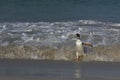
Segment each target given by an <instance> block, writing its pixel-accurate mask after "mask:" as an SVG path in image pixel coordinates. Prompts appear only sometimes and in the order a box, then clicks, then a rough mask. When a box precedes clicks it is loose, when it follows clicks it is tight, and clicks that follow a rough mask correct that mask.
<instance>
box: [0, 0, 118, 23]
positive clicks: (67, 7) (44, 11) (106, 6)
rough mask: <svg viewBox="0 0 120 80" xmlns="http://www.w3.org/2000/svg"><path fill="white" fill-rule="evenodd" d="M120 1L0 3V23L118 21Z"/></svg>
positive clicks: (19, 0) (7, 0)
mask: <svg viewBox="0 0 120 80" xmlns="http://www.w3.org/2000/svg"><path fill="white" fill-rule="evenodd" d="M119 14H120V0H1V1H0V22H41V21H76V20H84V19H85V20H89V19H90V20H100V21H109V22H120V15H119Z"/></svg>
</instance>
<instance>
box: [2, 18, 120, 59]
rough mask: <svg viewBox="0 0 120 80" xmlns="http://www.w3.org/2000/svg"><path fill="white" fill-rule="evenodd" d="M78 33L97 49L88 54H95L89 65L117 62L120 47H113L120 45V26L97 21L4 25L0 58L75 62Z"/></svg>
mask: <svg viewBox="0 0 120 80" xmlns="http://www.w3.org/2000/svg"><path fill="white" fill-rule="evenodd" d="M76 33H80V34H81V39H82V41H83V42H90V43H92V44H93V45H94V48H92V49H91V50H92V51H91V50H90V51H91V52H88V53H94V54H93V55H92V54H88V55H89V56H86V57H85V61H86V60H103V61H114V57H113V56H116V55H118V53H119V49H118V48H119V46H112V47H113V48H112V47H111V45H115V44H119V43H120V37H119V35H120V26H119V23H113V22H101V21H95V20H79V21H68V22H37V23H34V22H33V23H29V22H26V23H20V22H17V23H0V49H1V50H0V51H1V52H0V53H1V55H0V57H1V58H31V59H53V60H57V59H58V60H59V59H64V60H73V59H74V56H75V49H74V46H75V40H76V36H75V34H76ZM100 46H102V47H100ZM88 50H89V49H88ZM112 50H113V51H112ZM108 53H111V54H110V55H109V54H108ZM98 54H100V55H101V56H99V55H98ZM103 54H105V55H103ZM106 54H107V55H106ZM113 54H115V55H113ZM118 60H119V59H118ZM115 61H116V60H115Z"/></svg>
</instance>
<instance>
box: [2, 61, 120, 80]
mask: <svg viewBox="0 0 120 80" xmlns="http://www.w3.org/2000/svg"><path fill="white" fill-rule="evenodd" d="M96 79H97V80H101V79H102V80H119V79H120V63H119V62H76V61H60V60H59V61H53V60H25V59H24V60H23V59H1V60H0V80H96Z"/></svg>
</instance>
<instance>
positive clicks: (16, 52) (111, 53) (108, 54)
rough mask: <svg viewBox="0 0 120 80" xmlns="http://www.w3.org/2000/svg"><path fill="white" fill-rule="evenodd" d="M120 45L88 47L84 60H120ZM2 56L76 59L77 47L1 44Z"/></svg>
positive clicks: (11, 57) (0, 52) (10, 57)
mask: <svg viewBox="0 0 120 80" xmlns="http://www.w3.org/2000/svg"><path fill="white" fill-rule="evenodd" d="M119 48H120V45H113V46H97V47H93V48H87V52H86V53H85V54H86V56H84V58H83V61H120V55H119V53H120V49H119ZM0 58H3V59H4V58H9V59H40V60H42V59H51V60H75V58H76V56H75V48H74V47H70V46H65V47H63V46H41V47H35V46H23V45H9V46H6V47H3V46H0Z"/></svg>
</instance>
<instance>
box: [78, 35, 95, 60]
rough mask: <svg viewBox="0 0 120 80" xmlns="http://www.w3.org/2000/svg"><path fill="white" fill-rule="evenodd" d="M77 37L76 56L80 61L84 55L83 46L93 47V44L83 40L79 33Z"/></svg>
mask: <svg viewBox="0 0 120 80" xmlns="http://www.w3.org/2000/svg"><path fill="white" fill-rule="evenodd" d="M76 37H77V40H76V58H77V61H80V60H82V59H83V57H84V48H83V46H90V47H93V45H92V44H90V43H84V42H82V41H81V39H80V38H81V37H80V34H79V33H77V34H76Z"/></svg>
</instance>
